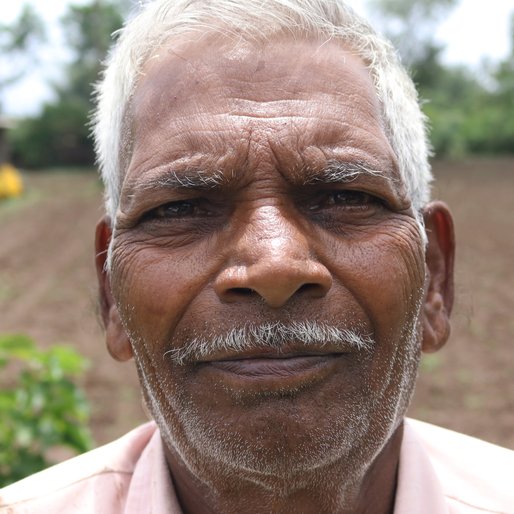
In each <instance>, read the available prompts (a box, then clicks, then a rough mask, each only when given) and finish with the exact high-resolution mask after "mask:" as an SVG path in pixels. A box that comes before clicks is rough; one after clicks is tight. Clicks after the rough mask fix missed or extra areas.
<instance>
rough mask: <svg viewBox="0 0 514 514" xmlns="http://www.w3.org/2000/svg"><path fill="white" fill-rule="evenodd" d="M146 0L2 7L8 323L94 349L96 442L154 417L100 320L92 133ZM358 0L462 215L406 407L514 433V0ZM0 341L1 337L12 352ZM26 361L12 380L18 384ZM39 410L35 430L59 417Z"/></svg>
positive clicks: (505, 437) (0, 90)
mask: <svg viewBox="0 0 514 514" xmlns="http://www.w3.org/2000/svg"><path fill="white" fill-rule="evenodd" d="M139 3H140V2H134V1H131V0H82V1H78V0H76V1H73V0H69V1H66V0H44V1H43V0H31V1H25V2H22V1H20V2H9V3H7V2H2V9H1V11H0V166H1V167H0V334H12V333H21V334H25V335H26V336H28V337H30V338H31V339H32V340H34V341H35V342H36V347H37V348H40V349H41V351H43V350H45V349H49V348H51V347H52V345H54V344H56V343H60V344H64V345H65V346H66V347H71V348H73V349H74V350H75V351H77V352H78V353H80V354H81V355H83V356H85V357H86V358H87V360H88V361H89V367H88V368H87V370H86V371H85V373H83V374H82V375H81V376H80V377H77V378H76V380H77V381H78V383H79V386H80V387H81V388H82V389H83V390H85V394H86V397H87V400H88V401H89V406H90V407H89V409H90V427H91V430H92V435H93V440H94V443H93V444H101V443H104V442H106V441H109V440H111V439H112V438H114V437H116V436H119V435H121V434H123V433H125V432H126V431H128V430H129V429H130V428H132V427H134V426H135V425H137V424H138V423H140V422H142V421H144V420H145V419H146V418H145V415H144V413H143V410H142V408H141V401H140V395H139V392H138V391H139V389H138V385H137V378H136V375H135V371H134V369H133V365H132V363H128V364H119V363H116V362H114V361H113V360H111V359H110V357H109V356H108V354H107V352H106V350H105V347H104V343H103V334H102V331H101V330H100V328H99V324H98V322H97V316H96V306H95V302H96V298H95V297H96V285H95V274H94V267H93V229H94V224H95V223H96V221H97V220H98V219H99V218H100V216H101V214H102V205H101V197H102V189H101V185H100V183H99V181H98V179H97V176H96V170H95V168H94V155H93V148H92V142H91V139H90V138H89V137H88V132H89V129H88V117H89V113H90V110H91V106H92V102H91V96H92V86H91V84H92V83H94V82H95V81H96V80H97V78H98V74H99V72H100V70H101V62H102V60H103V59H104V57H105V55H106V52H107V49H108V47H109V45H110V43H111V41H112V38H111V34H112V33H113V32H114V31H115V30H116V29H118V28H119V27H120V26H121V25H122V20H123V19H124V18H125V17H126V16H129V15H130V13H133V12H134V11H135V10H137V8H138V4H139ZM350 3H352V5H353V4H355V5H354V6H355V9H356V10H357V11H359V12H362V13H364V14H366V15H367V16H368V17H369V18H371V20H372V21H373V22H374V24H375V25H376V26H377V27H378V28H379V29H380V30H381V31H383V32H385V33H386V34H387V35H388V36H389V37H391V39H393V41H394V42H395V43H396V45H397V47H398V48H399V52H400V54H401V56H402V59H403V61H404V62H405V64H406V65H407V66H408V68H409V69H410V71H411V73H412V76H413V77H414V80H415V82H416V83H417V85H418V88H419V91H420V94H421V97H422V98H423V102H424V110H425V112H426V114H427V116H428V117H429V119H430V122H431V127H432V134H431V138H432V144H433V147H434V151H435V157H434V161H433V165H434V172H435V175H436V182H435V186H434V197H437V198H441V199H443V200H445V201H447V202H448V203H449V204H450V206H451V208H452V210H453V212H454V215H455V220H456V230H457V240H458V254H457V263H456V267H457V277H456V279H457V283H456V286H457V288H456V293H457V294H456V307H455V311H454V316H453V319H454V323H453V333H452V336H451V339H450V342H449V344H448V345H447V346H446V347H445V348H444V349H443V350H442V351H441V352H439V353H437V354H433V355H429V356H426V357H425V358H424V359H423V362H422V367H421V372H420V381H419V385H418V388H417V392H416V397H415V399H414V403H413V406H412V408H411V412H410V415H411V416H414V417H417V418H420V419H423V420H426V421H430V422H433V423H437V424H440V425H443V426H446V427H448V428H452V429H455V430H459V431H462V432H465V433H468V434H470V435H474V436H478V437H482V438H484V439H487V440H489V441H492V442H495V443H498V444H501V445H504V446H508V447H510V448H513V449H514V430H513V427H514V350H513V345H512V338H513V335H514V315H513V312H514V287H513V286H514V273H513V271H512V269H513V265H512V263H513V262H514V236H513V234H514V0H489V1H488V2H476V1H474V0H419V1H416V2H412V1H410V0H367V1H366V0H361V1H355V2H352V1H351V0H350ZM4 353H5V350H4ZM2 355H3V354H2V349H1V345H0V367H1V365H2V362H3V365H4V367H6V366H7V364H6V362H7V360H8V359H6V358H3V357H2ZM4 357H5V356H4ZM2 359H3V360H2ZM47 360H48V359H47ZM50 360H51V359H50ZM45 362H46V361H45ZM64 367H65V368H66V366H64ZM62 374H63V375H66V370H64V372H63V373H62ZM54 375H55V373H54ZM57 375H59V373H57ZM16 376H17V374H16V373H15V372H12V371H11V372H10V373H5V374H4V375H3V377H4V378H3V381H2V380H0V385H1V386H2V387H3V388H4V389H5V390H6V391H7V390H8V389H9V387H11V386H12V384H13V383H14V382H15V380H16ZM59 376H60V375H59ZM18 393H19V391H18ZM45 394H48V393H45ZM18 396H20V395H19V394H18ZM18 396H16V394H14V393H13V396H12V397H13V398H18ZM22 396H23V395H22ZM25 396H26V395H25ZM0 400H1V397H0ZM47 400H48V401H50V402H52V401H53V400H52V399H51V398H47ZM13 401H14V400H13ZM25 401H28V400H26V399H25ZM40 403H41V402H40ZM40 403H38V404H37V405H40ZM13 405H14V403H13ZM1 407H2V401H0V408H1ZM16 408H18V407H16ZM18 410H19V409H18ZM31 415H32V414H31ZM31 419H32V421H31V422H30V423H29V425H28V426H29V428H28V429H27V430H28V432H29V436H30V437H35V435H34V434H35V433H36V432H37V431H38V430H39V431H41V430H42V431H43V433H46V432H44V430H47V432H48V430H50V429H49V428H48V426H46V425H45V426H46V428H45V427H43V428H41V427H39V428H37V429H36V428H34V426H35V425H37V424H38V423H40V420H35V418H34V417H33V418H31ZM47 425H48V423H47ZM14 432H16V431H14ZM14 432H13V433H14ZM38 433H39V432H38ZM31 434H32V435H31ZM13 437H14V436H13ZM16 437H18V436H16ZM30 437H29V439H30ZM0 438H1V432H0ZM18 439H19V437H18ZM18 439H16V441H15V443H13V444H22V443H23V441H21V442H20V441H18ZM49 441H50V442H49V443H48V444H47V446H48V447H50V446H52V445H53V443H52V441H54V440H53V439H51V438H50V439H49ZM50 443H52V444H50ZM31 444H33V443H31ZM0 446H1V445H0ZM68 446H70V445H68ZM71 446H73V445H71ZM78 446H80V445H76V447H78ZM45 451H46V450H45ZM62 456H63V454H60V453H57V454H56V456H55V458H56V459H59V458H62ZM0 457H1V455H0ZM1 466H2V460H1V458H0V474H1V472H2V468H1Z"/></svg>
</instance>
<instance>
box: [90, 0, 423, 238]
mask: <svg viewBox="0 0 514 514" xmlns="http://www.w3.org/2000/svg"><path fill="white" fill-rule="evenodd" d="M209 31H211V32H212V31H215V32H218V33H222V34H225V35H227V36H228V37H232V36H235V37H236V38H238V39H240V38H241V37H242V38H245V39H248V40H264V39H267V38H270V37H272V36H274V35H277V34H284V33H286V34H290V35H291V36H292V37H307V36H309V37H312V36H315V37H318V38H324V39H325V40H329V39H335V40H338V41H342V42H344V43H346V44H348V45H349V46H350V47H351V48H352V49H353V50H354V51H355V52H357V54H358V55H359V56H360V57H361V59H362V60H363V61H364V62H365V64H366V65H367V66H368V69H369V71H370V75H371V77H372V80H373V83H374V86H375V90H376V93H377V96H378V99H379V101H380V105H381V109H382V120H383V124H384V129H385V132H386V136H387V138H388V140H389V142H390V144H391V147H392V149H393V151H394V153H395V155H396V158H397V160H398V164H399V172H400V176H401V178H402V180H403V182H404V185H405V187H406V189H407V193H408V195H409V197H410V199H411V201H412V204H413V207H414V209H415V211H416V213H417V216H418V221H419V222H421V216H420V211H421V209H422V208H423V207H424V205H425V204H426V202H427V201H428V200H429V196H430V182H431V180H432V175H431V171H430V164H429V160H428V157H429V153H430V152H429V145H428V143H427V134H426V118H425V116H424V115H423V113H422V112H421V109H420V106H419V102H418V95H417V92H416V88H415V86H414V84H413V82H412V80H411V79H410V78H409V76H408V74H407V72H406V71H405V69H404V68H403V66H402V65H401V64H400V61H399V59H398V57H397V54H396V52H395V50H394V48H393V46H392V45H391V43H390V42H389V41H387V40H385V39H384V38H383V37H381V36H380V35H378V34H377V33H376V32H375V31H374V29H373V28H372V27H371V26H370V25H369V24H368V23H367V22H366V21H365V20H364V19H362V18H361V17H360V16H358V15H357V14H356V13H355V12H354V11H353V9H352V8H351V7H350V6H348V5H347V4H346V3H345V2H344V1H343V0H151V1H148V2H146V3H144V4H143V5H142V9H141V11H140V12H139V14H138V15H137V16H135V17H134V18H133V19H132V20H131V21H130V22H129V23H128V24H127V25H126V26H125V27H124V28H123V29H122V30H121V31H120V34H119V39H118V41H117V44H116V45H115V47H114V49H113V51H112V52H111V54H110V57H109V59H108V66H107V68H106V70H105V73H104V77H103V80H102V81H101V82H100V83H99V84H98V86H97V102H98V105H97V110H96V113H95V116H94V120H93V123H94V137H95V144H96V152H97V158H98V163H99V166H100V170H101V174H102V178H103V181H104V183H105V189H106V192H105V203H106V211H107V214H109V215H110V216H111V219H112V220H113V222H114V220H115V215H116V211H117V208H118V203H119V199H120V190H121V185H122V182H123V177H124V174H125V172H126V169H125V168H126V163H127V162H128V161H127V154H129V153H130V145H131V141H130V140H131V134H130V130H129V129H128V126H129V123H128V120H127V118H128V115H129V114H128V110H129V105H130V101H131V97H132V94H133V92H134V90H135V88H136V85H137V81H138V78H139V76H140V72H141V69H142V66H143V65H144V64H145V62H146V60H147V59H148V58H149V57H150V56H151V54H152V53H153V52H154V51H155V50H156V49H157V48H158V47H160V46H162V45H164V44H165V43H166V42H167V41H169V40H170V39H172V38H174V37H177V36H179V35H182V34H184V33H186V32H187V33H194V32H196V33H199V34H204V33H206V32H209ZM422 233H423V231H422Z"/></svg>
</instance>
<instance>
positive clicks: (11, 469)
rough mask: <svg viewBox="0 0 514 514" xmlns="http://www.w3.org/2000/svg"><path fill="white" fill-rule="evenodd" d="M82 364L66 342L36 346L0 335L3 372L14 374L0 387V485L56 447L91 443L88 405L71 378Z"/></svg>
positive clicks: (31, 469)
mask: <svg viewBox="0 0 514 514" xmlns="http://www.w3.org/2000/svg"><path fill="white" fill-rule="evenodd" d="M85 366H86V361H85V359H84V358H83V357H82V356H80V355H79V354H77V353H76V352H74V351H73V350H71V349H70V348H67V347H64V346H54V347H52V348H49V349H48V350H39V349H37V348H36V346H35V344H34V342H33V341H32V340H31V339H30V338H28V337H26V336H22V335H7V336H2V337H0V369H2V376H3V377H7V378H4V380H8V377H11V378H13V379H14V378H16V380H15V381H14V383H13V385H11V386H8V385H6V384H2V388H1V389H0V419H1V420H2V422H1V423H0V487H2V486H5V485H7V484H9V483H12V482H15V481H16V480H19V479H21V478H23V477H25V476H27V475H30V474H32V473H35V472H37V471H40V470H41V469H44V468H45V467H47V466H48V465H50V464H52V462H51V461H50V459H49V457H48V454H49V451H50V450H52V449H54V448H55V447H63V446H64V447H67V448H70V449H72V450H74V451H77V452H84V451H86V450H88V449H90V447H91V444H92V441H91V436H90V434H89V431H88V429H87V428H86V425H87V421H88V417H89V409H88V405H87V402H86V399H85V397H84V394H83V393H82V391H81V390H80V389H79V388H78V387H77V386H76V385H75V384H74V383H73V382H72V381H71V377H74V376H77V375H79V374H80V373H82V372H83V370H84V368H85Z"/></svg>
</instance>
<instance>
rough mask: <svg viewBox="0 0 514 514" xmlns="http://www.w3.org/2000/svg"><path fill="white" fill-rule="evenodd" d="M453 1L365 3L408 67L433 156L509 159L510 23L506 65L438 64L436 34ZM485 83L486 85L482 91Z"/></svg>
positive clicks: (512, 120)
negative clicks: (426, 122) (424, 116)
mask: <svg viewBox="0 0 514 514" xmlns="http://www.w3.org/2000/svg"><path fill="white" fill-rule="evenodd" d="M455 4H456V0H420V1H418V2H412V1H411V0H368V5H369V6H370V10H371V12H372V15H373V14H374V17H375V18H376V20H375V21H376V24H377V25H378V26H379V28H381V30H382V32H384V33H385V34H386V35H387V36H388V37H389V38H390V39H392V40H393V42H394V43H395V45H396V46H397V48H399V52H400V55H401V57H402V59H403V61H404V62H405V63H407V65H408V67H409V69H410V71H411V75H412V77H413V78H414V81H415V82H416V84H417V86H418V89H419V92H420V96H421V98H422V100H423V101H424V102H425V103H424V111H425V113H426V114H427V116H428V117H429V120H430V125H431V128H432V131H431V139H432V145H433V147H434V150H435V153H436V155H438V156H451V157H462V156H464V155H467V154H477V153H480V154H499V153H514V116H512V113H513V112H514V17H513V22H512V29H511V33H512V36H511V40H512V46H511V48H512V51H511V55H510V56H509V57H508V58H507V59H506V61H505V62H502V63H499V64H498V65H497V66H495V67H490V69H485V68H484V69H482V70H479V71H478V72H477V71H475V72H474V73H472V72H471V71H470V70H468V69H465V68H462V67H459V66H444V65H443V64H442V63H441V59H440V57H441V53H442V50H443V48H442V47H441V46H439V45H438V44H437V42H436V41H435V40H434V34H435V32H436V31H435V28H436V26H437V23H438V22H439V20H440V19H441V18H442V16H443V15H444V14H445V13H447V12H448V11H449V10H450V9H451V8H452V7H453V6H454V5H455ZM486 83H488V85H487V86H486V85H484V84H486Z"/></svg>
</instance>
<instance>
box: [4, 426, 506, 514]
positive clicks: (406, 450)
mask: <svg viewBox="0 0 514 514" xmlns="http://www.w3.org/2000/svg"><path fill="white" fill-rule="evenodd" d="M0 513H1V514H25V513H27V514H28V513H30V514H53V513H66V514H86V513H87V514H93V513H95V514H98V513H101V514H160V513H163V514H164V513H166V514H182V511H181V509H180V505H179V503H178V500H177V497H176V495H175V491H174V488H173V484H172V481H171V478H170V474H169V472H168V468H167V466H166V461H165V457H164V452H163V446H162V441H161V437H160V434H159V431H158V430H157V428H156V426H155V424H154V423H147V424H146V425H142V426H140V427H138V428H136V429H135V430H133V431H132V432H129V433H128V434H127V435H125V436H124V437H122V438H121V439H118V440H117V441H114V442H113V443H110V444H108V445H106V446H103V447H101V448H98V449H96V450H93V451H91V452H89V453H86V454H84V455H81V456H79V457H76V458H74V459H71V460H69V461H66V462H63V463H61V464H58V465H57V466H54V467H52V468H49V469H47V470H45V471H42V472H41V473H37V474H36V475H32V476H31V477H28V478H26V479H24V480H22V481H20V482H17V483H16V484H13V485H11V486H8V487H6V488H4V489H2V490H0ZM464 513H465V514H486V513H489V514H491V513H494V514H514V452H512V451H510V450H506V449H504V448H500V447H498V446H494V445H492V444H489V443H485V442H483V441H480V440H478V439H474V438H471V437H468V436H464V435H462V434H458V433H456V432H451V431H449V430H445V429H442V428H439V427H435V426H433V425H429V424H427V423H421V422H419V421H413V420H406V422H405V430H404V436H403V442H402V449H401V454H400V466H399V475H398V487H397V491H396V502H395V509H394V514H464Z"/></svg>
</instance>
